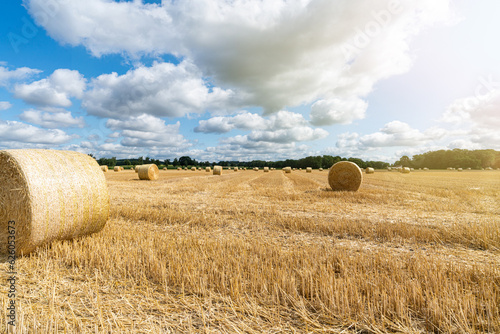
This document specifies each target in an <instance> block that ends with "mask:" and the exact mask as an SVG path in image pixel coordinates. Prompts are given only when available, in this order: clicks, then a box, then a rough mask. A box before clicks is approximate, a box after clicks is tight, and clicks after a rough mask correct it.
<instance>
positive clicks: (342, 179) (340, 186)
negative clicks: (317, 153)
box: [328, 161, 363, 191]
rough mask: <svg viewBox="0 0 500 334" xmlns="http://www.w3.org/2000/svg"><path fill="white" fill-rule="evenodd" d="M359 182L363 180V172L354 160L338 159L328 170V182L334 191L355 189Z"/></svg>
mask: <svg viewBox="0 0 500 334" xmlns="http://www.w3.org/2000/svg"><path fill="white" fill-rule="evenodd" d="M361 182H363V173H362V172H361V169H360V168H359V167H358V165H356V164H355V163H354V162H350V161H339V162H337V163H336V164H334V165H333V166H332V167H331V168H330V171H329V172H328V183H329V184H330V187H331V188H332V189H333V190H336V191H337V190H345V191H357V190H358V189H359V187H360V186H361Z"/></svg>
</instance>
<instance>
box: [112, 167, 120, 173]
mask: <svg viewBox="0 0 500 334" xmlns="http://www.w3.org/2000/svg"><path fill="white" fill-rule="evenodd" d="M113 170H114V171H115V172H120V171H121V169H120V167H119V166H115V168H113Z"/></svg>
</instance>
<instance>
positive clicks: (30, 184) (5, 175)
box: [0, 149, 109, 255]
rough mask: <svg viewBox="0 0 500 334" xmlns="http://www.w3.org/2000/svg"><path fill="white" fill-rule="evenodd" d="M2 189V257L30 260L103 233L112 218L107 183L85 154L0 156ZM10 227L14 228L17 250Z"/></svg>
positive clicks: (18, 153) (38, 152)
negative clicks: (57, 245) (44, 250)
mask: <svg viewBox="0 0 500 334" xmlns="http://www.w3.org/2000/svg"><path fill="white" fill-rule="evenodd" d="M0 184H1V185H2V186H1V187H0V203H1V206H0V253H1V254H14V253H15V254H16V255H23V254H28V253H30V252H32V251H33V250H35V249H36V248H37V247H39V246H41V245H43V244H47V243H49V242H51V241H54V240H67V239H72V238H76V237H80V236H84V235H88V234H92V233H95V232H99V231H100V230H101V229H102V228H103V227H104V225H105V224H106V222H107V220H108V217H109V193H108V187H107V184H106V179H105V177H104V174H103V172H102V170H101V168H99V164H98V163H97V162H96V161H95V159H93V158H91V157H89V156H88V155H86V154H82V153H78V152H73V151H56V150H28V149H26V150H5V151H0ZM9 222H15V223H9ZM9 226H13V227H15V247H14V249H12V247H13V246H12V245H11V246H9V244H8V240H11V239H10V238H9V239H8V237H9V236H10V235H11V234H10V233H9V232H10V231H11V230H12V229H11V228H10V227H9ZM11 251H12V252H11Z"/></svg>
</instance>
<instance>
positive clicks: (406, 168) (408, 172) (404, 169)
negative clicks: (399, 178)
mask: <svg viewBox="0 0 500 334" xmlns="http://www.w3.org/2000/svg"><path fill="white" fill-rule="evenodd" d="M400 172H401V173H403V174H410V172H411V169H410V167H403V168H401V170H400Z"/></svg>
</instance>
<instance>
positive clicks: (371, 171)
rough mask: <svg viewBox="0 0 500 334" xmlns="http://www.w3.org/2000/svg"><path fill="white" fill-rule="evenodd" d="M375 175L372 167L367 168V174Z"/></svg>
mask: <svg viewBox="0 0 500 334" xmlns="http://www.w3.org/2000/svg"><path fill="white" fill-rule="evenodd" d="M373 173H375V169H373V168H371V167H368V168H366V174H373Z"/></svg>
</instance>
